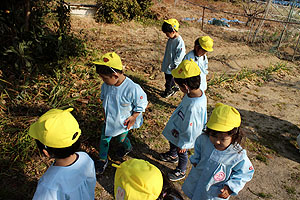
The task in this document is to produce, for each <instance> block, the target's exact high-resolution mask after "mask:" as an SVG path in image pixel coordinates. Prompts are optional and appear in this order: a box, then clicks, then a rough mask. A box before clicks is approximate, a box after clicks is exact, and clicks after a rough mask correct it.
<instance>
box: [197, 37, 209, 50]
mask: <svg viewBox="0 0 300 200" xmlns="http://www.w3.org/2000/svg"><path fill="white" fill-rule="evenodd" d="M195 46H199V48H200V49H202V50H203V51H205V52H207V51H206V50H205V49H203V48H202V47H201V45H200V43H199V38H197V39H196V40H195Z"/></svg>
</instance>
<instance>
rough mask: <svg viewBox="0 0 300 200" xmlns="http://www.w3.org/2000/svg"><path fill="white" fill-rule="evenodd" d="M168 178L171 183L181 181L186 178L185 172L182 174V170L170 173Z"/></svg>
mask: <svg viewBox="0 0 300 200" xmlns="http://www.w3.org/2000/svg"><path fill="white" fill-rule="evenodd" d="M168 178H169V180H170V181H179V180H181V179H184V178H185V172H182V171H181V170H180V169H177V168H176V169H175V170H174V171H172V172H171V173H168Z"/></svg>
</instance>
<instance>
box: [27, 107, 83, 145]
mask: <svg viewBox="0 0 300 200" xmlns="http://www.w3.org/2000/svg"><path fill="white" fill-rule="evenodd" d="M72 110H73V108H69V109H66V110H60V109H51V110H49V111H47V112H46V113H45V114H43V115H42V116H41V117H40V118H39V119H38V121H37V122H35V123H33V124H32V125H31V126H30V128H29V135H30V136H31V137H33V138H34V139H37V140H39V141H40V142H41V143H42V144H44V145H46V146H49V147H53V148H65V147H69V146H72V144H74V143H75V142H76V141H77V140H78V138H79V136H80V135H81V130H80V128H79V124H78V122H77V121H76V119H75V118H74V117H73V115H72V114H71V113H70V112H71V111H72ZM76 133H77V134H76Z"/></svg>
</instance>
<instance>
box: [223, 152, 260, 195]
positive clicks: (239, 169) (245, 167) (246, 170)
mask: <svg viewBox="0 0 300 200" xmlns="http://www.w3.org/2000/svg"><path fill="white" fill-rule="evenodd" d="M253 174H254V168H253V165H252V163H251V162H250V160H249V158H248V157H247V155H246V153H245V154H244V159H243V160H241V161H240V162H239V163H238V164H237V165H236V166H234V167H233V168H232V173H231V175H230V178H229V180H228V181H227V182H226V183H225V184H226V185H228V187H229V188H230V189H231V191H232V192H233V193H232V195H237V194H238V192H239V191H240V190H242V189H243V187H244V186H245V184H246V183H247V182H248V181H250V180H251V179H252V177H253Z"/></svg>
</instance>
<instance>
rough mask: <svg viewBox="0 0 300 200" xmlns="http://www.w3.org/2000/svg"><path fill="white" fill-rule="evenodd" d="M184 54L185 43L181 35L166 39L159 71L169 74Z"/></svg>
mask: <svg viewBox="0 0 300 200" xmlns="http://www.w3.org/2000/svg"><path fill="white" fill-rule="evenodd" d="M184 55H185V45H184V41H183V39H182V37H181V36H180V35H179V36H178V37H176V38H174V39H171V38H169V39H168V42H167V46H166V50H165V55H164V59H163V62H162V65H161V71H162V72H164V73H166V74H171V71H172V70H173V69H175V68H176V67H177V66H178V65H179V64H180V63H181V61H182V59H183V57H184Z"/></svg>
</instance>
